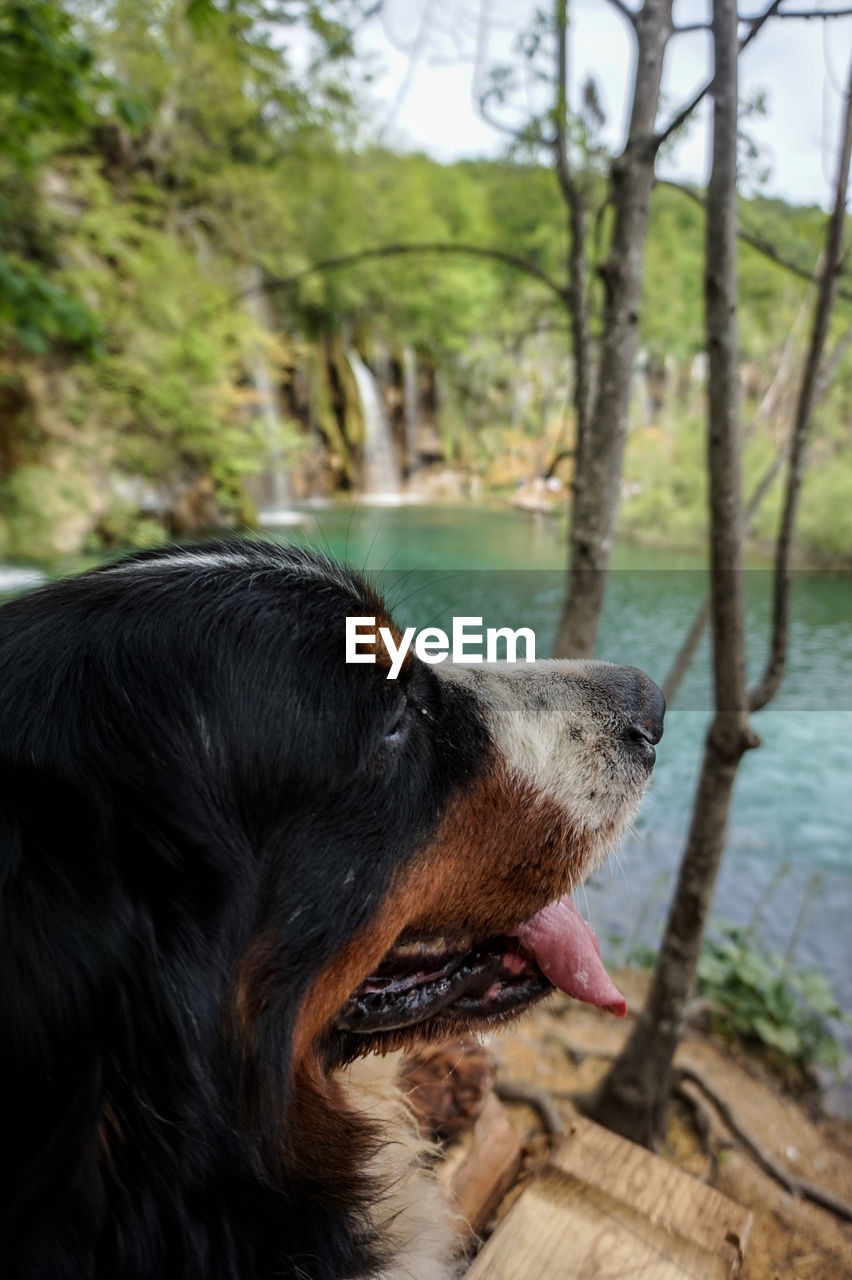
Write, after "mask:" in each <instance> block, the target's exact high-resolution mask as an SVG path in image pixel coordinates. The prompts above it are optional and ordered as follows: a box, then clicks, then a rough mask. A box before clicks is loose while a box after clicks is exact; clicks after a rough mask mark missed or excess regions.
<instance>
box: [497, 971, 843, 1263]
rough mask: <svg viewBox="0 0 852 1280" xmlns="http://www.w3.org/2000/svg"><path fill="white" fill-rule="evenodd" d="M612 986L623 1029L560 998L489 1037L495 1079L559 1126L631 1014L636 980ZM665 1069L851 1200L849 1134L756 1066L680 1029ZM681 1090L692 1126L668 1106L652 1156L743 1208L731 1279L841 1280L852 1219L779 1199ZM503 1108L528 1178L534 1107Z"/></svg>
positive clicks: (538, 1127)
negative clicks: (699, 1084) (742, 1244)
mask: <svg viewBox="0 0 852 1280" xmlns="http://www.w3.org/2000/svg"><path fill="white" fill-rule="evenodd" d="M616 982H617V984H618V986H619V988H620V990H621V991H623V992H624V994H625V996H626V997H627V1001H628V1007H629V1009H630V1010H631V1014H629V1015H628V1017H627V1019H625V1020H624V1021H618V1020H616V1019H615V1018H612V1017H610V1016H608V1015H606V1014H602V1013H599V1012H598V1011H597V1010H595V1009H592V1008H589V1007H587V1006H584V1005H579V1004H577V1003H576V1002H574V1001H567V1002H565V1005H563V1007H562V1008H560V1007H559V1006H558V1005H557V1006H555V1007H554V1008H553V1009H547V1008H544V1009H541V1010H536V1011H534V1012H532V1013H531V1014H528V1015H527V1016H526V1017H525V1018H523V1019H522V1020H521V1021H520V1022H518V1023H517V1024H515V1025H513V1026H512V1027H510V1028H507V1029H506V1030H504V1031H502V1032H500V1033H499V1035H496V1036H495V1037H494V1039H493V1041H492V1042H491V1044H490V1048H491V1051H492V1053H493V1054H494V1055H495V1057H496V1059H497V1063H498V1082H499V1081H501V1080H502V1081H506V1082H510V1081H525V1082H527V1083H532V1084H534V1085H536V1086H539V1087H540V1088H542V1089H543V1090H545V1091H546V1093H547V1095H548V1096H549V1097H550V1098H552V1100H553V1102H554V1103H555V1105H556V1106H557V1108H558V1109H559V1111H560V1113H561V1114H562V1116H563V1118H564V1119H566V1120H568V1119H570V1117H571V1115H572V1114H574V1109H573V1104H572V1102H571V1100H570V1097H569V1096H568V1095H570V1094H573V1093H577V1092H583V1091H585V1090H588V1089H590V1088H592V1086H593V1085H594V1084H595V1083H596V1082H597V1081H598V1080H599V1079H600V1077H601V1074H602V1073H603V1072H604V1071H605V1070H606V1067H607V1061H608V1057H610V1056H611V1055H612V1054H614V1053H617V1052H618V1050H619V1048H620V1047H621V1045H622V1043H623V1041H624V1039H625V1037H626V1035H627V1034H628V1033H629V1030H630V1022H631V1015H632V1014H635V1012H636V1011H637V1010H638V1009H639V1008H640V1007H641V1003H642V1000H643V999H644V996H645V992H646V990H647V982H648V979H647V976H646V975H644V974H641V973H634V972H622V973H621V974H619V975H618V976H617V977H616ZM566 1006H567V1007H566ZM676 1062H677V1063H678V1064H679V1065H681V1066H683V1067H689V1068H690V1069H691V1070H693V1071H695V1072H697V1073H698V1075H699V1076H700V1077H701V1078H702V1080H704V1081H706V1082H707V1084H708V1086H709V1087H710V1089H711V1090H712V1091H713V1093H715V1094H716V1095H717V1096H718V1097H719V1098H721V1099H722V1100H723V1102H724V1103H725V1104H727V1106H728V1108H729V1109H730V1111H731V1113H732V1115H733V1118H734V1119H735V1121H736V1123H737V1124H738V1125H739V1126H740V1127H741V1128H743V1129H744V1130H745V1131H746V1133H747V1134H748V1135H749V1136H751V1137H752V1138H753V1139H755V1140H756V1141H757V1143H758V1145H759V1146H760V1147H762V1148H764V1149H765V1150H766V1151H767V1152H768V1154H769V1155H770V1156H771V1157H772V1158H773V1159H774V1160H775V1161H776V1162H777V1164H778V1165H780V1166H781V1168H782V1169H784V1170H786V1171H788V1172H789V1173H790V1174H792V1175H793V1176H794V1177H796V1178H799V1179H803V1180H807V1181H808V1182H811V1183H814V1184H816V1185H818V1186H819V1187H822V1188H824V1189H825V1190H827V1191H829V1192H831V1193H833V1194H834V1195H835V1196H837V1197H839V1198H840V1199H842V1200H844V1201H845V1202H847V1203H850V1202H852V1127H850V1126H849V1125H846V1124H843V1123H841V1122H839V1121H837V1120H829V1119H825V1118H820V1116H819V1115H818V1114H814V1108H813V1107H809V1106H808V1105H807V1104H805V1103H803V1102H798V1101H795V1100H793V1099H792V1098H790V1097H787V1096H785V1095H784V1094H783V1092H782V1091H781V1089H780V1087H779V1086H778V1085H777V1083H776V1082H775V1081H774V1080H773V1079H772V1078H771V1077H770V1075H769V1074H768V1073H767V1072H766V1071H765V1070H763V1069H762V1068H761V1067H760V1066H759V1065H757V1064H756V1063H755V1062H754V1061H752V1060H750V1059H749V1058H747V1057H746V1056H745V1055H743V1054H741V1053H739V1052H737V1051H736V1050H734V1049H733V1048H732V1047H731V1046H729V1045H728V1044H727V1043H726V1042H725V1041H723V1040H721V1039H719V1038H717V1037H714V1036H710V1035H708V1034H705V1033H702V1032H698V1031H691V1032H689V1033H688V1034H687V1036H686V1038H685V1039H684V1041H683V1043H682V1044H681V1046H680V1049H679V1050H678V1056H677V1059H676ZM686 1089H687V1092H688V1093H689V1094H690V1096H692V1097H696V1098H697V1099H698V1101H699V1103H700V1104H701V1106H700V1112H701V1115H702V1116H703V1125H702V1124H701V1123H697V1122H696V1119H695V1112H694V1110H693V1109H692V1108H691V1107H690V1106H688V1105H687V1104H686V1102H680V1103H675V1104H674V1105H673V1107H672V1110H671V1115H670V1119H669V1125H668V1133H667V1137H666V1142H665V1146H664V1148H663V1150H662V1151H660V1153H659V1154H660V1155H661V1156H662V1157H663V1158H664V1159H668V1160H671V1161H673V1162H674V1163H675V1164H677V1165H679V1166H680V1167H681V1168H682V1169H685V1170H687V1171H688V1172H689V1173H691V1174H693V1175H694V1176H696V1177H698V1178H701V1179H704V1180H706V1181H708V1182H709V1183H710V1184H711V1185H713V1186H714V1187H716V1188H718V1190H720V1191H722V1192H724V1193H725V1194H726V1195H728V1196H730V1197H731V1198H732V1199H734V1200H736V1201H738V1202H739V1203H740V1204H743V1205H746V1206H748V1207H749V1208H750V1209H752V1210H753V1212H754V1230H753V1233H752V1237H751V1241H750V1244H749V1247H748V1250H747V1252H746V1259H745V1265H744V1269H743V1272H742V1276H743V1280H850V1277H852V1223H849V1222H847V1221H844V1220H843V1219H842V1218H841V1217H839V1216H835V1215H834V1214H832V1213H830V1212H828V1211H827V1210H826V1209H823V1208H820V1207H818V1206H817V1205H815V1204H812V1203H810V1202H809V1201H807V1200H803V1199H798V1198H795V1197H794V1196H792V1195H790V1194H789V1193H788V1192H787V1191H786V1190H785V1189H784V1188H783V1187H782V1186H781V1185H780V1184H779V1183H778V1182H777V1181H775V1180H774V1179H773V1178H771V1177H770V1176H768V1175H767V1174H766V1173H764V1172H763V1170H762V1169H761V1167H760V1166H759V1164H758V1163H757V1162H756V1160H755V1159H754V1158H753V1157H752V1156H751V1155H750V1154H749V1153H748V1151H747V1150H746V1149H745V1148H744V1147H743V1145H742V1144H741V1143H740V1142H739V1141H738V1140H737V1139H736V1138H735V1137H734V1136H733V1135H732V1133H731V1131H730V1129H729V1128H728V1127H727V1126H726V1124H725V1122H724V1121H723V1119H722V1118H721V1117H720V1115H719V1113H718V1111H717V1110H716V1109H715V1108H714V1107H713V1106H712V1104H710V1103H709V1102H708V1101H707V1100H706V1097H705V1096H704V1095H703V1094H702V1093H701V1092H700V1091H699V1090H696V1089H695V1088H694V1087H693V1086H689V1085H687V1086H686ZM506 1105H507V1108H508V1110H509V1113H510V1116H511V1119H512V1122H513V1124H514V1125H515V1126H516V1128H517V1130H518V1132H519V1135H520V1136H521V1139H522V1141H523V1142H524V1152H525V1161H524V1168H525V1173H526V1175H527V1176H528V1174H529V1173H530V1172H531V1171H532V1170H533V1169H534V1168H535V1167H536V1166H537V1165H538V1164H540V1163H542V1162H543V1160H545V1159H546V1157H547V1151H548V1147H549V1141H548V1139H547V1137H546V1135H545V1132H544V1127H543V1124H542V1121H541V1117H540V1116H539V1114H538V1111H537V1110H536V1109H535V1108H533V1107H531V1106H527V1105H526V1104H518V1103H507V1104H506ZM702 1128H703V1130H704V1132H703V1134H702V1132H701V1130H702ZM524 1177H525V1175H524V1174H522V1177H521V1180H520V1182H519V1184H518V1185H516V1186H515V1187H514V1188H513V1190H512V1191H511V1192H510V1193H509V1195H508V1196H507V1197H506V1198H505V1200H504V1201H503V1203H502V1204H501V1206H500V1209H499V1210H498V1216H502V1215H503V1213H505V1212H506V1211H507V1209H508V1207H509V1205H510V1204H511V1203H512V1201H513V1200H514V1198H515V1197H516V1196H517V1195H518V1194H520V1189H521V1188H522V1185H523V1182H524Z"/></svg>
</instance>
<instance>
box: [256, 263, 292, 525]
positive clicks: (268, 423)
mask: <svg viewBox="0 0 852 1280" xmlns="http://www.w3.org/2000/svg"><path fill="white" fill-rule="evenodd" d="M262 285H263V272H262V271H261V269H260V267H257V266H252V267H249V269H248V271H247V272H246V275H245V285H244V287H245V289H246V290H247V293H246V299H245V303H246V311H247V312H248V314H249V315H250V316H251V318H252V320H253V321H254V323H255V324H256V325H257V327H258V328H259V329H262V330H263V331H264V333H274V331H275V317H274V316H273V314H272V310H271V308H270V306H269V302H268V300H267V297H266V294H265V293H264V292H263V288H262ZM248 291H250V292H248ZM247 365H248V375H249V379H250V381H251V385H252V388H253V389H254V393H255V395H256V397H257V410H256V412H257V416H258V417H259V418H260V420H261V422H262V423H263V426H264V431H265V434H266V439H267V442H268V458H269V464H268V469H267V473H266V480H267V487H266V493H265V495H264V496H265V501H266V502H267V503H268V509H266V510H263V511H259V512H258V520H259V521H260V523H261V524H293V523H296V522H297V521H298V520H300V519H301V517H300V516H299V515H298V514H297V513H295V512H293V511H291V510H290V507H291V504H292V501H293V491H292V488H291V486H290V477H289V475H288V473H287V468H286V467H285V465H284V458H283V456H282V450H281V427H282V423H281V410H280V407H279V403H278V391H277V389H276V386H275V383H274V382H273V378H272V374H271V372H270V368H269V362H268V360H267V359H266V355H265V353H264V351H263V349H262V347H260V346H258V345H253V346H252V349H251V350H250V352H249V355H248V359H247Z"/></svg>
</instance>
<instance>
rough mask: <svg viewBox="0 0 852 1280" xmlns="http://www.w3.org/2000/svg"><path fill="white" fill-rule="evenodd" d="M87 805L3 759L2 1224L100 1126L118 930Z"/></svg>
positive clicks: (70, 1167) (63, 786) (52, 1181)
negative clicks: (103, 1064) (110, 999)
mask: <svg viewBox="0 0 852 1280" xmlns="http://www.w3.org/2000/svg"><path fill="white" fill-rule="evenodd" d="M101 840H102V833H101V832H99V831H98V826H97V820H96V814H95V811H94V809H93V808H92V806H91V805H90V804H88V803H87V802H86V801H85V799H84V798H83V797H82V796H81V795H80V794H79V793H78V792H77V791H76V790H75V788H74V787H73V786H72V785H70V784H69V783H68V782H63V781H62V780H61V779H59V778H57V777H51V776H49V775H48V774H46V773H45V772H44V771H43V770H40V769H38V768H37V767H35V766H34V765H29V764H24V765H22V764H18V763H15V764H11V763H9V762H7V761H3V760H2V759H0V1037H2V1039H0V1117H2V1120H0V1130H2V1133H3V1159H2V1161H0V1178H2V1181H3V1184H6V1183H8V1185H0V1220H2V1218H3V1217H6V1218H7V1220H8V1219H11V1218H14V1216H15V1213H16V1210H18V1209H20V1207H21V1206H22V1205H25V1204H27V1203H28V1202H31V1201H32V1200H33V1199H34V1198H37V1197H46V1196H48V1195H49V1193H50V1190H51V1188H57V1194H58V1188H59V1187H62V1186H65V1187H67V1186H69V1185H71V1184H72V1183H73V1181H74V1179H75V1177H77V1175H78V1173H79V1170H80V1167H81V1165H82V1163H83V1161H84V1159H85V1156H86V1151H87V1144H90V1142H91V1139H92V1135H93V1133H94V1131H95V1127H96V1125H97V1117H98V1111H99V1106H100V1099H101V1077H102V1054H103V1043H104V1033H105V1018H106V1017H107V1010H108V1007H109V987H110V984H111V982H112V981H113V980H114V979H113V975H114V973H115V966H116V962H117V960H118V954H117V953H118V952H119V951H120V949H121V945H122V942H121V937H120V927H119V925H118V922H117V921H116V920H115V919H113V918H111V917H110V913H109V902H108V899H109V896H110V893H111V886H110V884H109V880H108V873H107V869H106V866H105V862H104V859H103V858H102V857H100V856H99V844H100V843H101Z"/></svg>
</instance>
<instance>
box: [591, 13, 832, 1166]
mask: <svg viewBox="0 0 852 1280" xmlns="http://www.w3.org/2000/svg"><path fill="white" fill-rule="evenodd" d="M736 22H737V19H736V9H735V5H734V0H716V3H715V4H714V6H713V39H714V49H715V60H716V72H715V81H714V90H713V92H714V140H713V171H712V176H711V179H710V185H709V188H708V199H707V259H706V261H707V269H706V328H707V346H708V354H709V359H710V372H709V404H708V466H709V472H710V519H711V601H710V605H711V609H710V612H711V618H712V629H713V670H714V701H715V714H714V717H713V720H712V723H711V725H710V728H709V731H708V734H707V738H706V742H705V750H704V758H703V762H702V766H701V774H700V778H699V782H698V790H697V794H696V800H695V806H694V809H693V816H692V823H691V827H690V831H689V835H688V838H687V844H686V850H685V853H684V857H683V862H682V864H681V869H680V875H679V879H678V885H677V889H676V891H675V896H674V900H673V902H672V906H671V909H670V912H669V917H668V921H667V924H666V929H665V933H664V937H663V942H662V946H661V950H660V955H659V959H658V963H657V967H656V971H655V974H654V981H653V985H652V988H651V992H650V994H649V997H648V1001H647V1005H646V1007H645V1010H644V1012H643V1014H642V1016H641V1017H640V1018H639V1019H638V1021H637V1023H636V1026H635V1028H634V1031H633V1034H632V1035H631V1037H630V1039H629V1041H628V1043H627V1045H626V1047H625V1049H624V1050H623V1052H622V1054H621V1055H620V1057H619V1058H618V1059H617V1060H616V1062H615V1063H614V1065H613V1067H612V1069H611V1070H610V1072H609V1074H608V1075H607V1077H606V1078H605V1080H604V1081H603V1083H602V1085H601V1087H600V1088H599V1090H598V1092H597V1095H596V1097H595V1098H594V1100H593V1101H592V1103H591V1105H590V1107H589V1110H590V1112H591V1114H592V1115H593V1116H594V1117H595V1118H596V1119H598V1120H599V1121H601V1122H602V1123H604V1124H606V1125H608V1126H609V1127H610V1128H613V1129H615V1130H617V1131H618V1132H619V1133H622V1134H623V1135H624V1136H626V1137H628V1138H631V1139H633V1140H634V1141H638V1142H641V1143H644V1144H645V1145H647V1146H652V1147H653V1146H656V1145H657V1144H658V1142H659V1140H660V1138H661V1136H662V1133H663V1127H664V1119H665V1109H666V1104H667V1101H668V1096H669V1088H670V1083H671V1079H672V1062H673V1057H674V1052H675V1049H676V1047H677V1044H678V1041H679V1039H680V1036H681V1032H682V1028H683V1024H684V1018H685V1013H686V1005H687V1001H688V999H689V996H690V993H691V990H692V987H693V984H694V981H695V974H696V969H697V964H698V956H699V950H700V945H701V937H702V933H703V929H704V924H705V921H706V917H707V912H708V909H709V905H710V900H711V897H712V892H713V887H714V885H715V881H716V876H717V872H718V868H719V864H720V860H721V856H722V853H723V850H724V844H725V835H726V829H727V821H728V814H729V810H730V803H731V794H732V790H733V785H734V780H735V778H736V774H737V770H738V768H739V764H740V761H741V760H742V757H743V755H744V754H745V753H746V751H748V750H749V749H750V748H752V747H755V746H758V745H759V739H758V738H757V737H756V735H755V734H754V732H753V730H752V728H751V726H750V723H749V714H750V713H751V712H754V711H758V710H760V709H761V708H762V707H764V706H766V704H767V703H768V702H769V701H770V699H771V698H772V697H773V696H774V694H775V693H776V692H777V690H778V687H779V685H780V683H781V680H782V678H783V674H784V668H785V662H786V652H787V624H788V611H789V591H790V555H791V548H792V541H793V534H794V529H795V521H796V512H797V508H798V502H799V496H800V493H801V486H802V480H803V476H804V464H805V454H806V448H807V442H808V434H809V430H810V423H811V417H812V410H813V405H814V402H815V399H816V396H817V391H818V386H819V378H820V367H821V363H822V354H823V351H824V347H825V341H826V336H827V333H828V327H829V320H830V317H831V312H832V307H833V304H834V299H835V296H836V290H837V276H838V273H839V271H840V265H841V259H842V250H843V232H844V221H845V210H846V191H847V187H848V183H849V168H850V153H852V66H850V70H849V82H848V85H847V90H846V99H845V103H844V115H843V126H842V130H841V144H840V154H839V161H838V175H837V186H836V195H835V202H834V208H833V211H832V214H831V217H830V219H829V222H828V227H827V232H826V245H825V253H824V257H823V267H822V272H821V278H820V285H819V291H818V296H817V300H816V305H815V310H814V316H813V323H812V330H811V338H810V344H809V349H808V355H807V359H806V362H805V369H804V374H803V377H802V383H801V387H800V391H799V397H798V401H797V407H796V414H795V419H794V426H793V433H792V439H791V445H790V453H789V459H788V463H787V475H786V485H785V496H784V504H783V511H782V516H781V521H780V525H779V530H778V538H777V545H776V556H775V571H774V607H773V619H772V634H771V640H770V646H769V657H768V660H767V664H766V668H765V671H764V674H763V677H762V678H761V680H760V681H759V682H758V684H757V686H756V687H755V688H753V689H752V690H751V691H748V690H747V688H746V682H745V624H744V599H743V572H742V551H743V526H744V519H743V506H742V496H741V478H740V434H741V433H740V427H739V407H738V376H739V375H738V363H737V331H736V303H737V286H736V268H735V244H736V86H737V68H736Z"/></svg>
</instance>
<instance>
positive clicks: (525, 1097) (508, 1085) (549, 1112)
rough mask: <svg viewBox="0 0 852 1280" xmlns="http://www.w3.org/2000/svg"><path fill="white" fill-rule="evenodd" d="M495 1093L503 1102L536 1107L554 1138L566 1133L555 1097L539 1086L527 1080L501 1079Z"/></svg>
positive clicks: (545, 1126)
mask: <svg viewBox="0 0 852 1280" xmlns="http://www.w3.org/2000/svg"><path fill="white" fill-rule="evenodd" d="M494 1092H495V1093H496V1094H497V1097H498V1098H499V1099H500V1101H501V1102H525V1103H526V1104H527V1106H529V1107H534V1108H535V1110H536V1111H537V1112H538V1114H539V1116H540V1117H541V1122H542V1124H543V1125H544V1128H545V1131H546V1132H547V1133H549V1134H550V1135H551V1136H553V1137H558V1136H559V1135H560V1134H562V1133H564V1132H565V1122H564V1121H563V1119H562V1117H561V1115H560V1114H559V1111H558V1109H557V1106H556V1103H555V1102H554V1101H553V1095H552V1094H551V1093H549V1092H548V1091H547V1089H542V1088H540V1087H539V1086H538V1085H534V1084H529V1083H528V1082H527V1081H526V1080H505V1079H499V1078H498V1080H497V1083H496V1084H495V1085H494Z"/></svg>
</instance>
